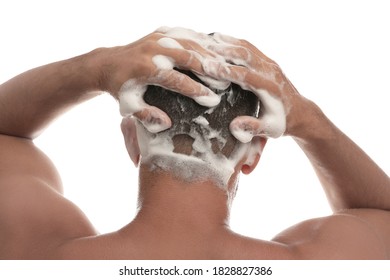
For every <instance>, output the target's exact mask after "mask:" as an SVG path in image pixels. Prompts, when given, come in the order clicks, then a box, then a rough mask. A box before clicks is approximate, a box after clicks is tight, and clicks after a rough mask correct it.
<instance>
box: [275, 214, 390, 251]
mask: <svg viewBox="0 0 390 280" xmlns="http://www.w3.org/2000/svg"><path fill="white" fill-rule="evenodd" d="M273 241H274V242H278V243H282V244H285V245H286V246H288V247H289V249H290V252H292V253H293V255H294V258H298V259H388V258H389V257H390V212H388V211H384V210H377V209H351V210H345V211H342V212H339V213H335V214H333V215H331V216H327V217H321V218H316V219H311V220H307V221H304V222H301V223H299V224H297V225H294V226H292V227H290V228H288V229H286V230H285V231H283V232H281V233H280V234H278V235H277V236H276V237H275V238H273Z"/></svg>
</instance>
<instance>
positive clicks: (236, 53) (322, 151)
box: [210, 35, 390, 211]
mask: <svg viewBox="0 0 390 280" xmlns="http://www.w3.org/2000/svg"><path fill="white" fill-rule="evenodd" d="M218 38H219V39H220V40H222V41H223V42H226V43H229V44H230V46H225V47H220V49H219V50H217V51H220V52H221V53H226V54H227V55H228V58H227V60H228V61H229V59H230V60H231V61H238V60H239V59H241V60H240V64H241V66H229V65H227V66H226V67H225V68H222V69H220V70H221V71H219V72H220V73H216V72H214V73H210V75H215V76H220V77H221V78H225V79H228V80H231V81H233V82H236V83H238V84H240V85H241V87H243V88H246V89H249V90H251V91H253V92H254V93H255V94H257V95H258V97H259V99H260V102H261V105H262V106H261V108H262V109H261V111H260V117H259V119H255V118H251V117H238V118H237V119H235V120H234V121H233V122H232V124H231V131H232V133H233V134H234V135H235V136H236V137H237V138H238V139H239V140H241V141H242V142H246V141H250V140H251V139H252V137H254V136H260V137H273V138H276V137H279V136H281V135H288V136H292V137H293V138H294V139H295V141H296V142H297V143H298V145H299V146H300V147H301V148H302V149H303V151H304V152H305V154H306V155H307V157H308V158H309V160H310V162H311V163H312V165H313V167H314V169H315V171H316V173H317V175H318V177H319V179H320V182H321V184H322V186H323V188H324V190H325V193H326V194H327V197H328V200H329V203H330V205H331V207H332V208H333V210H334V211H339V210H343V209H348V208H374V209H383V210H390V179H389V177H388V176H387V175H386V174H385V173H384V172H383V171H382V170H381V169H380V167H379V166H377V165H376V164H375V163H374V162H373V161H372V160H371V159H370V158H369V156H367V155H366V154H365V152H364V151H362V150H361V149H360V148H359V147H358V146H357V145H356V144H355V143H354V142H353V141H352V140H350V139H349V138H348V137H347V136H346V135H344V134H343V133H342V132H341V131H340V130H339V129H338V128H337V127H336V126H335V125H334V124H333V123H332V122H331V121H330V120H329V119H328V118H327V117H326V116H325V115H324V113H323V112H322V111H321V110H320V109H319V108H318V106H316V105H315V104H314V103H313V102H311V101H309V100H307V99H306V98H304V97H303V96H301V95H300V94H299V92H298V91H297V90H296V89H295V87H294V86H293V85H292V84H291V82H290V81H289V80H288V79H287V77H285V75H284V74H283V72H282V70H281V69H280V67H279V66H278V65H277V64H276V63H275V62H274V61H272V60H270V59H269V58H268V57H266V56H265V55H264V54H262V53H261V52H260V51H259V50H258V49H256V48H255V47H254V46H253V45H251V44H250V43H248V42H246V41H242V40H237V39H234V38H230V37H227V36H223V35H219V36H218ZM232 45H233V47H232ZM243 53H246V54H247V55H246V57H247V59H242V54H243ZM248 54H249V55H248ZM229 56H230V58H229ZM243 66H244V67H243Z"/></svg>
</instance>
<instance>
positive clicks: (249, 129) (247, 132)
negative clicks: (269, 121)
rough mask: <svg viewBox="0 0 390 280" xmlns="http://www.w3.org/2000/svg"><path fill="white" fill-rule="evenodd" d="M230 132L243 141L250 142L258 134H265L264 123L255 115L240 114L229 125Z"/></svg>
mask: <svg viewBox="0 0 390 280" xmlns="http://www.w3.org/2000/svg"><path fill="white" fill-rule="evenodd" d="M229 129H230V132H231V133H232V134H233V136H234V137H236V138H237V140H239V141H240V142H242V143H249V142H250V141H252V138H253V137H255V136H257V135H263V136H264V133H263V131H264V125H263V123H262V122H261V121H260V120H259V119H257V118H254V117H250V116H239V117H236V118H235V119H234V120H233V121H232V122H231V123H230V125H229Z"/></svg>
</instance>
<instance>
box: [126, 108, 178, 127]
mask: <svg viewBox="0 0 390 280" xmlns="http://www.w3.org/2000/svg"><path fill="white" fill-rule="evenodd" d="M133 116H134V117H135V118H137V119H138V120H139V121H140V122H141V123H142V124H143V125H144V127H145V128H146V129H147V130H148V131H149V132H151V133H158V132H161V131H164V130H166V129H168V128H170V127H171V126H172V122H171V119H170V118H169V117H168V115H167V114H166V113H164V112H163V111H161V110H160V109H158V108H157V107H154V106H150V105H147V104H146V103H145V105H144V107H143V108H142V110H140V111H138V112H135V113H134V114H133Z"/></svg>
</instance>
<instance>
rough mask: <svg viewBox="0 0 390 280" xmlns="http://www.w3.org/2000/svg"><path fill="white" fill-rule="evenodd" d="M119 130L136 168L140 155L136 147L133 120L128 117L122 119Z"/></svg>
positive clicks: (136, 141) (137, 146) (136, 140)
mask: <svg viewBox="0 0 390 280" xmlns="http://www.w3.org/2000/svg"><path fill="white" fill-rule="evenodd" d="M121 129H122V133H123V138H124V140H125V145H126V149H127V152H128V153H129V156H130V159H131V160H132V161H133V163H134V165H135V167H138V164H139V160H140V154H141V153H140V149H139V145H138V139H137V129H136V126H135V123H134V119H132V118H128V117H126V118H123V120H122V123H121Z"/></svg>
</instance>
